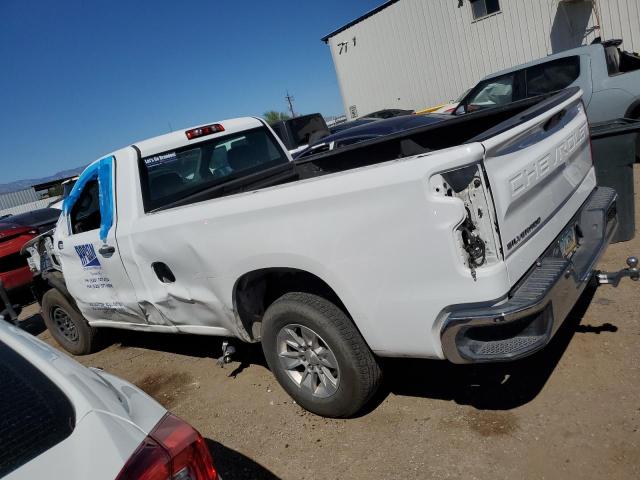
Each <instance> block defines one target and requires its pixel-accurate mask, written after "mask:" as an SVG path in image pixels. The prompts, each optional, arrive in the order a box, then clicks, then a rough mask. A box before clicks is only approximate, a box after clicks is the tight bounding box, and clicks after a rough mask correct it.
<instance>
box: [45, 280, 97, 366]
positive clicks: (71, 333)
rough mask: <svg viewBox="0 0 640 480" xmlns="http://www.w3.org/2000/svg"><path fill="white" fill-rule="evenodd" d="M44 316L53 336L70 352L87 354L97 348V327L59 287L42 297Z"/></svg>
mask: <svg viewBox="0 0 640 480" xmlns="http://www.w3.org/2000/svg"><path fill="white" fill-rule="evenodd" d="M41 306H42V318H43V319H44V323H45V325H46V326H47V329H49V332H51V336H53V338H55V339H56V341H57V342H58V343H59V344H60V345H61V346H62V347H63V348H64V349H65V350H66V351H68V352H69V353H72V354H73V355H87V354H89V353H93V352H95V351H96V349H97V343H98V335H97V334H98V332H97V329H96V328H94V327H92V326H91V325H89V323H88V322H87V320H86V319H85V318H84V317H83V316H82V314H81V313H80V312H79V311H78V310H77V308H76V307H75V306H74V305H73V304H72V303H71V302H70V301H69V300H67V298H66V297H65V296H64V295H63V294H62V293H61V292H60V291H59V290H57V289H55V288H53V289H51V290H49V291H47V292H46V293H45V294H44V296H43V297H42V302H41Z"/></svg>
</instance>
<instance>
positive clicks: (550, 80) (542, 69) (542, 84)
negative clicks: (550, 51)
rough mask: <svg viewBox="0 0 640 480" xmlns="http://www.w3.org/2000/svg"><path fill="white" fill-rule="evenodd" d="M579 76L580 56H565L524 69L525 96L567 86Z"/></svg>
mask: <svg viewBox="0 0 640 480" xmlns="http://www.w3.org/2000/svg"><path fill="white" fill-rule="evenodd" d="M579 76H580V57H578V56H575V57H566V58H559V59H557V60H553V61H551V62H546V63H541V64H540V65H536V66H534V67H529V68H527V69H526V77H527V80H526V82H527V97H535V96H536V95H543V94H545V93H551V92H555V91H557V90H562V89H563V88H567V87H568V86H569V85H571V84H572V83H573V82H575V81H576V79H577V78H578V77H579Z"/></svg>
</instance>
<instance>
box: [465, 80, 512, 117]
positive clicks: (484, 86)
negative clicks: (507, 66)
mask: <svg viewBox="0 0 640 480" xmlns="http://www.w3.org/2000/svg"><path fill="white" fill-rule="evenodd" d="M517 80H518V75H517V72H513V73H508V74H506V75H502V76H500V77H496V78H492V79H489V80H486V81H484V82H482V83H480V84H479V85H478V86H477V87H476V88H474V90H473V92H472V93H471V95H470V97H469V99H468V100H467V101H466V102H465V103H466V105H465V107H466V112H467V113H468V112H475V111H477V110H482V109H484V108H490V107H496V106H499V105H506V104H507V103H511V102H515V101H516V100H520V99H521V95H520V88H519V84H518V81H517ZM456 113H458V112H456Z"/></svg>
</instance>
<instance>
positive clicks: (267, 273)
mask: <svg viewBox="0 0 640 480" xmlns="http://www.w3.org/2000/svg"><path fill="white" fill-rule="evenodd" d="M289 292H303V293H311V294H314V295H318V296H320V297H322V298H325V299H326V300H329V301H330V302H332V303H333V304H334V305H336V306H337V307H338V308H340V309H341V310H342V311H343V312H344V313H345V314H346V315H347V316H348V317H349V319H351V321H352V322H353V323H354V325H356V323H355V321H354V320H353V317H352V315H351V312H350V311H349V309H348V308H347V306H346V305H345V303H344V302H343V300H342V298H341V297H340V296H339V295H338V293H337V292H336V290H334V288H332V287H331V286H330V285H329V283H327V282H326V281H325V280H323V279H322V278H320V277H319V276H318V275H316V274H314V273H311V272H309V271H307V270H302V269H298V268H290V267H272V268H260V269H257V270H252V271H250V272H247V273H245V274H243V275H242V276H240V277H239V278H238V279H237V280H236V282H235V284H234V286H233V293H232V295H233V308H234V311H235V313H236V315H237V317H238V319H239V321H240V323H241V325H242V327H243V329H244V330H245V331H246V333H247V334H248V336H249V337H250V339H251V340H252V341H258V340H260V338H261V326H262V317H263V315H264V312H265V311H266V310H267V308H268V307H269V305H271V304H272V303H273V302H274V301H276V300H277V299H278V298H280V297H281V296H282V295H284V294H286V293H289ZM356 328H358V326H357V325H356Z"/></svg>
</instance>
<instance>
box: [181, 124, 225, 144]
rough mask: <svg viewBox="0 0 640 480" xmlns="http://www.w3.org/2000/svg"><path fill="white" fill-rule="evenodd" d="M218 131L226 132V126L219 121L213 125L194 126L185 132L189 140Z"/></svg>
mask: <svg viewBox="0 0 640 480" xmlns="http://www.w3.org/2000/svg"><path fill="white" fill-rule="evenodd" d="M218 132H224V127H223V126H222V125H220V124H219V123H214V124H213V125H206V126H204V127H198V128H193V129H191V130H187V131H186V132H184V133H185V135H186V136H187V138H188V139H189V140H193V139H194V138H199V137H206V136H207V135H213V134H214V133H218Z"/></svg>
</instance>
